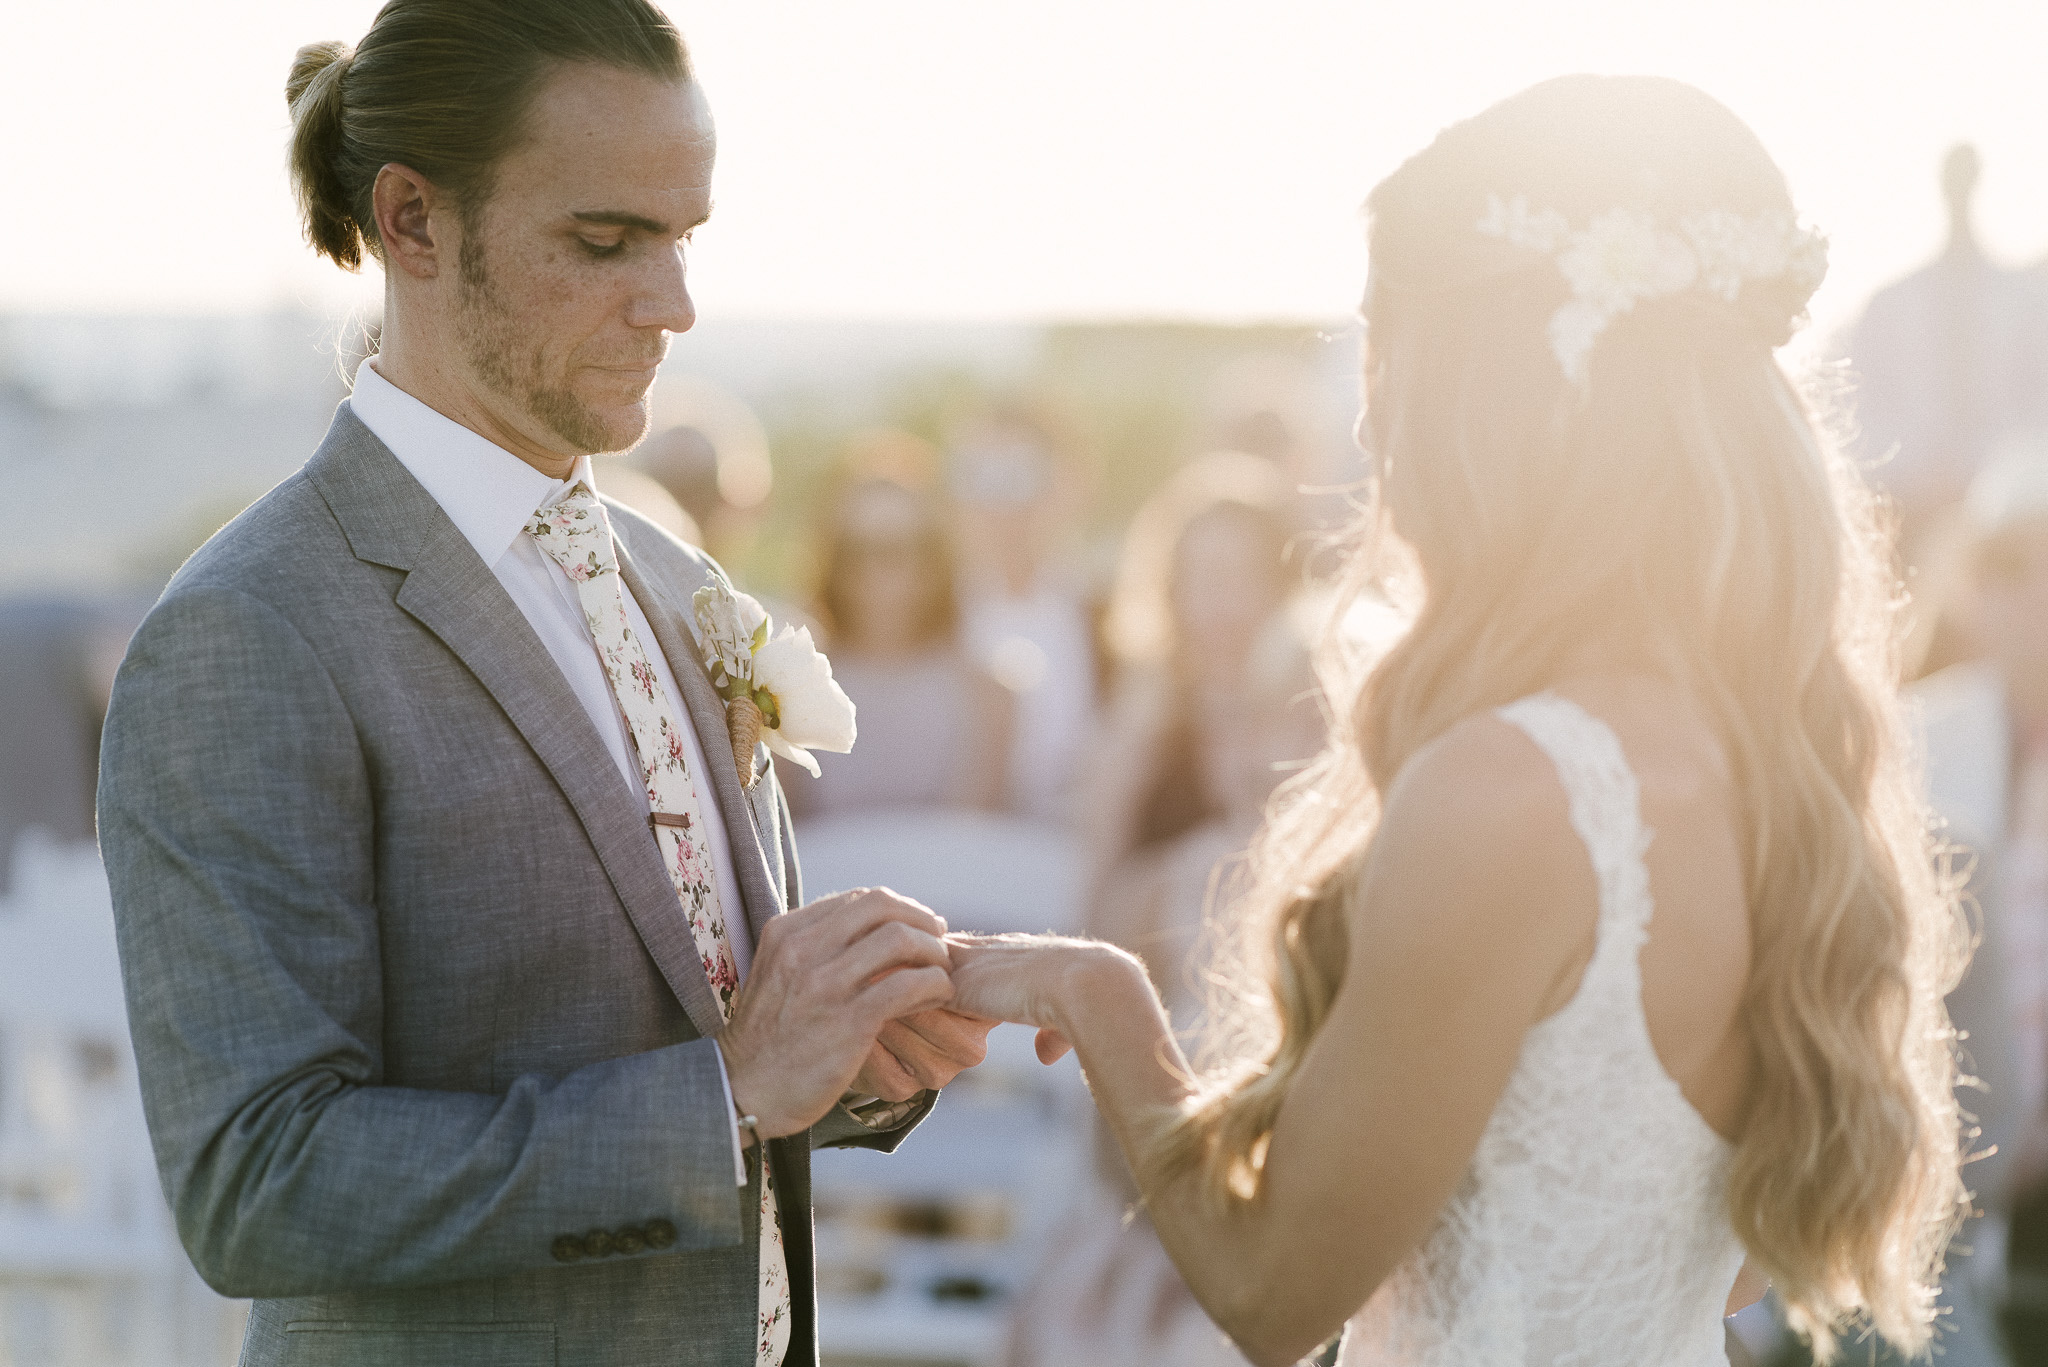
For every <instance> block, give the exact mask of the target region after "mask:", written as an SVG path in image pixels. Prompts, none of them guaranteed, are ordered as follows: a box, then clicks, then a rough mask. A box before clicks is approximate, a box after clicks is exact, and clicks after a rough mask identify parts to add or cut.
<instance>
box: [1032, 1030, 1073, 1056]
mask: <svg viewBox="0 0 2048 1367" xmlns="http://www.w3.org/2000/svg"><path fill="white" fill-rule="evenodd" d="M1033 1047H1035V1048H1036V1049H1037V1050H1038V1061H1039V1062H1040V1063H1046V1064H1052V1063H1058V1062H1059V1061H1060V1060H1061V1059H1063V1058H1065V1057H1066V1056H1067V1050H1069V1049H1071V1048H1073V1047H1074V1046H1073V1045H1072V1044H1069V1043H1068V1042H1067V1037H1066V1036H1065V1035H1062V1034H1061V1033H1060V1032H1059V1031H1057V1030H1041V1031H1039V1032H1038V1038H1037V1039H1036V1040H1034V1041H1033Z"/></svg>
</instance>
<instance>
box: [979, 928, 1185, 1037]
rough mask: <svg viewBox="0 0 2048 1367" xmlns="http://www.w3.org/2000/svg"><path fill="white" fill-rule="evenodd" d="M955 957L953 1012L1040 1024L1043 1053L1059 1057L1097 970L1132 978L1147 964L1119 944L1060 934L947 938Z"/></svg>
mask: <svg viewBox="0 0 2048 1367" xmlns="http://www.w3.org/2000/svg"><path fill="white" fill-rule="evenodd" d="M946 950H947V953H948V954H949V956H950V957H951V959H952V970H951V971H952V976H953V1000H952V1001H951V1002H950V1003H949V1006H950V1007H951V1009H952V1010H955V1011H965V1012H967V1013H969V1014H971V1015H976V1016H983V1017H986V1018H989V1019H992V1020H1002V1021H1010V1022H1012V1023H1014V1024H1017V1025H1035V1026H1037V1027H1038V1043H1037V1048H1038V1058H1039V1061H1040V1062H1041V1063H1054V1062H1057V1061H1058V1060H1059V1058H1060V1056H1061V1055H1063V1054H1065V1053H1066V1052H1067V1050H1069V1049H1071V1048H1073V1044H1072V1039H1071V1035H1072V1026H1071V1022H1072V1020H1073V1018H1074V1014H1073V1007H1074V1005H1075V997H1076V994H1078V993H1080V992H1083V991H1085V990H1086V987H1085V984H1086V982H1087V981H1088V979H1089V978H1090V977H1091V976H1093V975H1095V974H1098V973H1104V972H1107V973H1112V974H1118V975H1128V974H1129V973H1130V972H1131V971H1132V970H1133V969H1135V970H1136V972H1137V975H1138V977H1139V979H1140V980H1141V981H1142V980H1143V978H1144V971H1145V970H1144V966H1143V965H1142V964H1139V962H1138V961H1137V959H1135V958H1133V957H1132V956H1131V955H1129V954H1127V953H1125V952H1124V951H1123V950H1121V949H1118V948H1117V947H1116V946H1114V945H1110V944H1104V943H1103V942H1102V941H1100V940H1073V939H1067V938H1065V937H1063V936H1057V935H961V934H952V935H948V936H947V937H946Z"/></svg>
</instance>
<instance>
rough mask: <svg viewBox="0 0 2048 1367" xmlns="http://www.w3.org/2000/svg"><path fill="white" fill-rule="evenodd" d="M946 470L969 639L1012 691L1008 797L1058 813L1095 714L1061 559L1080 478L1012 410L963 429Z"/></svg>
mask: <svg viewBox="0 0 2048 1367" xmlns="http://www.w3.org/2000/svg"><path fill="white" fill-rule="evenodd" d="M947 478H948V482H949V485H950V488H951V491H952V494H953V504H954V508H955V512H956V516H957V519H958V526H959V534H960V541H959V545H960V549H961V553H962V567H961V569H962V572H961V585H960V588H961V611H962V614H963V617H964V622H965V630H966V636H967V642H968V648H969V649H970V650H971V651H972V652H973V653H974V657H975V658H976V659H977V660H979V661H980V662H981V664H982V666H983V667H984V668H986V669H987V670H989V671H990V672H991V673H992V674H994V675H995V677H996V678H998V679H1000V680H1001V681H1002V683H1003V685H1004V686H1005V687H1006V688H1008V689H1010V690H1011V692H1012V693H1013V694H1014V695H1015V698H1016V731H1015V734H1014V736H1013V738H1012V742H1011V748H1010V774H1009V780H1008V782H1009V804H1010V805H1011V806H1012V807H1013V808H1014V809H1016V810H1017V811H1018V812H1020V813H1021V814H1023V815H1027V816H1033V817H1038V818H1041V819H1044V820H1064V819H1066V818H1067V817H1069V816H1070V815H1071V812H1072V798H1073V789H1074V781H1075V777H1076V774H1077V772H1078V766H1079V763H1080V759H1081V754H1082V747H1083V746H1084V745H1085V744H1086V742H1087V740H1088V736H1089V734H1090V732H1091V731H1092V730H1093V728H1094V724H1095V651H1094V642H1093V638H1092V634H1091V632H1090V629H1089V618H1088V613H1087V610H1086V608H1085V606H1084V598H1085V594H1084V593H1083V591H1082V588H1081V586H1080V584H1079V582H1078V581H1077V580H1076V579H1075V578H1073V577H1072V576H1070V574H1069V573H1068V570H1069V568H1070V567H1069V566H1068V565H1066V564H1065V563H1063V559H1062V557H1063V555H1064V554H1065V553H1066V552H1068V551H1069V550H1070V549H1071V543H1072V542H1073V540H1074V538H1075V536H1076V533H1077V531H1078V525H1079V511H1080V502H1081V496H1082V494H1083V492H1084V491H1083V488H1082V481H1081V480H1080V478H1079V477H1078V474H1077V472H1076V469H1075V467H1074V465H1073V463H1072V461H1071V460H1070V459H1068V457H1067V454H1066V451H1065V443H1063V442H1062V441H1060V440H1059V439H1058V437H1057V436H1056V434H1055V433H1054V431H1053V429H1052V427H1051V425H1050V424H1049V423H1047V422H1046V421H1044V420H1043V419H1042V418H1040V417H1038V416H1036V415H1034V414H1032V413H1030V412H1028V411H1025V410H1023V409H1006V410H1001V411H997V412H993V413H990V414H987V415H984V416H983V417H981V418H980V419H979V420H977V421H975V422H973V423H970V424H968V425H967V426H965V427H964V428H962V429H961V431H960V432H959V433H957V434H956V435H955V436H954V438H953V440H952V441H951V442H950V445H949V450H948V452H947Z"/></svg>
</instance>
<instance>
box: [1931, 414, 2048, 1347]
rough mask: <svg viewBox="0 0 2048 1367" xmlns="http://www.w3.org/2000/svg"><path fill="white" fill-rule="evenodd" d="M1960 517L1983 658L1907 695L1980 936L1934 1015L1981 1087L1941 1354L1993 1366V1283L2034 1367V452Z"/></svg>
mask: <svg viewBox="0 0 2048 1367" xmlns="http://www.w3.org/2000/svg"><path fill="white" fill-rule="evenodd" d="M1963 511H1964V517H1965V519H1966V525H1967V527H1968V529H1969V534H1970V544H1969V547H1968V551H1967V557H1966V570H1965V583H1964V585H1963V592H1962V594H1961V596H1960V601H1959V604H1958V608H1959V613H1958V615H1959V616H1960V618H1961V619H1962V620H1963V621H1964V622H1965V623H1966V624H1967V625H1968V627H1969V628H1970V634H1971V636H1972V637H1973V638H1974V639H1975V640H1977V641H1978V642H1980V643H1981V648H1982V649H1983V651H1984V655H1983V658H1981V659H1978V660H1974V661H1971V662H1968V663H1964V664H1958V665H1954V666H1951V667H1950V668H1948V669H1945V670H1942V671H1941V672H1940V673H1937V674H1935V675H1933V676H1932V677H1930V678H1928V679H1925V680H1923V681H1922V682H1921V683H1920V684H1919V686H1918V687H1917V689H1916V690H1915V692H1916V695H1917V700H1918V705H1919V711H1920V717H1921V725H1922V728H1923V730H1922V743H1923V744H1924V746H1925V752H1926V766H1927V781H1928V787H1929V798H1930V805H1931V806H1932V807H1933V808H1934V810H1935V811H1936V812H1937V813H1939V814H1940V816H1941V817H1942V819H1943V820H1944V821H1945V822H1946V823H1947V831H1946V834H1947V837H1948V838H1949V839H1950V840H1951V841H1953V842H1954V843H1955V844H1956V845H1957V846H1959V847H1960V849H1959V851H1958V859H1959V863H1960V864H1961V866H1962V867H1964V868H1967V869H1968V871H1969V880H1970V881H1969V891H1970V892H1971V893H1972V895H1973V896H1974V898H1975V900H1976V903H1977V906H1978V908H1979V910H1980V917H1981V920H1980V925H1979V934H1980V935H1981V937H1982V942H1981V947H1980V948H1979V950H1978V952H1977V954H1976V956H1975V958H1974V959H1973V961H1972V963H1971V967H1970V971H1969V974H1968V976H1966V977H1965V978H1964V979H1963V982H1962V984H1961V985H1960V986H1959V987H1957V989H1956V991H1955V992H1954V994H1953V995H1952V996H1951V997H1950V1000H1949V1014H1950V1016H1951V1017H1952V1018H1953V1020H1954V1022H1955V1025H1956V1028H1957V1029H1958V1030H1960V1031H1962V1032H1964V1040H1963V1044H1962V1048H1963V1051H1964V1057H1965V1062H1966V1065H1967V1067H1968V1071H1970V1072H1972V1073H1974V1074H1975V1075H1976V1076H1977V1077H1978V1078H1980V1079H1982V1083H1983V1087H1982V1089H1981V1090H1972V1091H1966V1092H1965V1093H1964V1094H1963V1096H1964V1107H1965V1109H1967V1110H1968V1111H1970V1112H1971V1113H1972V1114H1973V1115H1974V1116H1975V1117H1976V1123H1977V1124H1978V1126H1979V1127H1981V1130H1982V1133H1981V1134H1980V1135H1979V1136H1978V1137H1977V1138H1976V1140H1975V1141H1974V1143H1973V1144H1972V1146H1971V1147H1972V1148H1973V1149H1975V1150H1977V1151H1980V1152H1984V1153H1986V1154H1987V1155H1988V1156H1986V1157H1984V1158H1982V1159H1980V1160H1979V1161H1977V1162H1975V1163H1972V1164H1971V1165H1970V1166H1969V1167H1968V1168H1967V1169H1966V1170H1965V1173H1964V1175H1965V1177H1966V1179H1967V1180H1968V1181H1969V1184H1970V1186H1971V1188H1972V1190H1973V1191H1974V1192H1975V1194H1976V1204H1977V1206H1978V1208H1979V1209H1981V1210H1982V1211H1983V1212H1984V1215H1983V1216H1982V1218H1980V1219H1978V1220H1974V1221H1972V1222H1971V1225H1970V1226H1969V1227H1967V1228H1966V1229H1965V1231H1964V1234H1963V1236H1962V1238H1961V1239H1960V1240H1959V1241H1958V1243H1959V1245H1961V1246H1963V1247H1962V1248H1960V1249H1959V1250H1958V1251H1953V1252H1951V1254H1950V1271H1949V1275H1948V1281H1947V1285H1946V1286H1945V1287H1944V1290H1945V1291H1946V1292H1947V1294H1946V1296H1945V1297H1944V1303H1945V1304H1950V1305H1952V1306H1953V1307H1954V1314H1953V1316H1952V1317H1951V1323H1952V1325H1953V1328H1952V1329H1951V1331H1950V1332H1948V1333H1945V1334H1944V1335H1943V1338H1942V1346H1943V1349H1944V1356H1943V1358H1942V1361H1943V1363H1944V1364H1956V1367H1967V1365H1968V1364H1973V1363H1980V1362H1981V1363H1999V1362H2003V1361H2005V1360H2006V1359H2005V1357H2004V1356H2003V1355H2002V1354H2001V1352H2000V1350H1999V1345H1998V1335H1997V1333H1996V1330H1995V1329H1994V1327H1993V1324H1992V1319H1993V1315H1992V1311H1991V1309H1990V1307H1991V1306H1992V1305H1993V1304H1994V1303H1995V1302H1996V1300H1997V1299H1998V1298H1999V1296H2000V1294H2001V1291H2002V1290H2009V1304H2008V1309H2007V1313H2006V1327H2007V1330H2008V1333H2009V1337H2010V1346H2011V1349H2012V1354H2013V1359H2012V1360H2013V1361H2015V1362H2018V1363H2022V1364H2031V1363H2048V1118H2044V1116H2043V1106H2044V1102H2048V449H2040V450H2036V451H2034V452H2032V453H2028V454H2020V455H2014V456H2011V457H2008V458H2005V459H2003V460H2000V461H1997V462H1995V463H1993V464H1991V465H1989V466H1987V467H1986V468H1985V469H1984V470H1983V471H1982V472H1981V473H1980V474H1979V475H1978V476H1977V478H1976V479H1975V480H1974V481H1973V482H1972V483H1971V485H1970V489H1969V493H1968V497H1967V498H1966V499H1965V501H1964V505H1963ZM2008 1260H2009V1270H2010V1273H2011V1275H2010V1277H2009V1278H2008V1277H2007V1276H2006V1275H2005V1274H2006V1273H2007V1271H2008ZM2001 1283H2005V1286H2004V1287H2002V1286H2001Z"/></svg>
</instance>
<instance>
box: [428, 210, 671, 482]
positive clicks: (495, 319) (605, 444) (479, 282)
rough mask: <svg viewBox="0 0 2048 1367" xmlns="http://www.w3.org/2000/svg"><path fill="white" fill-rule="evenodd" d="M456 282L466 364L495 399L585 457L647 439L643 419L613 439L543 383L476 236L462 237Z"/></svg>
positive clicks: (574, 402)
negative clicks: (635, 428) (633, 429)
mask: <svg viewBox="0 0 2048 1367" xmlns="http://www.w3.org/2000/svg"><path fill="white" fill-rule="evenodd" d="M456 278H457V282H458V284H459V286H460V289H459V290H458V292H457V296H456V303H457V307H458V309H459V310H460V312H461V315H462V347H463V355H464V358H465V359H466V360H467V361H468V362H469V364H470V366H471V367H472V368H473V369H474V370H475V371H476V373H477V374H478V375H479V376H480V377H481V378H482V379H483V382H484V383H485V384H486V385H489V386H490V388H491V389H492V390H493V391H494V392H495V393H497V394H499V395H501V396H503V397H505V398H507V399H510V400H512V401H513V402H514V403H516V404H519V405H520V406H521V407H523V408H524V409H525V410H526V411H527V413H528V414H529V415H531V416H532V417H533V419H534V420H535V421H537V422H539V423H540V424H541V425H542V426H543V427H545V428H547V429H548V431H550V432H552V433H554V434H555V435H556V436H558V437H560V438H561V439H562V440H563V441H565V442H567V443H569V445H570V446H572V447H574V448H575V449H576V450H577V451H579V452H581V453H582V454H584V455H597V454H598V453H600V452H604V451H624V450H626V449H627V448H629V447H631V446H632V445H633V444H634V443H636V442H638V441H639V440H640V439H641V438H642V437H644V436H646V435H647V426H648V424H647V421H646V419H645V418H644V417H643V419H642V421H641V424H640V430H639V431H637V432H634V433H631V434H630V435H625V437H624V440H621V439H620V437H621V435H622V434H619V433H615V432H614V431H613V430H612V429H611V428H610V427H609V426H607V425H606V423H605V421H604V419H603V418H601V417H599V416H598V414H597V413H595V412H594V411H592V409H591V407H590V405H588V404H586V403H584V402H583V401H582V400H581V399H579V398H577V397H576V396H575V394H573V393H571V392H570V391H569V390H568V389H566V388H561V387H553V386H550V385H548V384H547V383H545V382H544V381H543V380H542V379H541V354H540V349H539V348H538V347H534V348H533V349H531V350H529V351H524V354H523V359H524V362H525V366H524V369H523V370H522V369H521V367H520V361H521V359H522V350H523V349H522V348H521V346H520V342H519V329H518V323H517V322H516V321H515V320H514V319H513V317H512V312H511V310H510V309H508V308H507V307H506V306H505V301H504V298H503V296H501V295H500V294H499V293H498V290H497V286H496V285H495V284H493V283H492V280H491V275H490V271H489V270H488V268H487V267H486V266H485V264H484V253H483V246H482V244H481V243H479V242H478V240H477V235H476V233H475V232H474V231H471V232H467V233H465V234H464V235H463V239H462V250H461V254H460V256H459V257H458V259H457V264H456Z"/></svg>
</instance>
